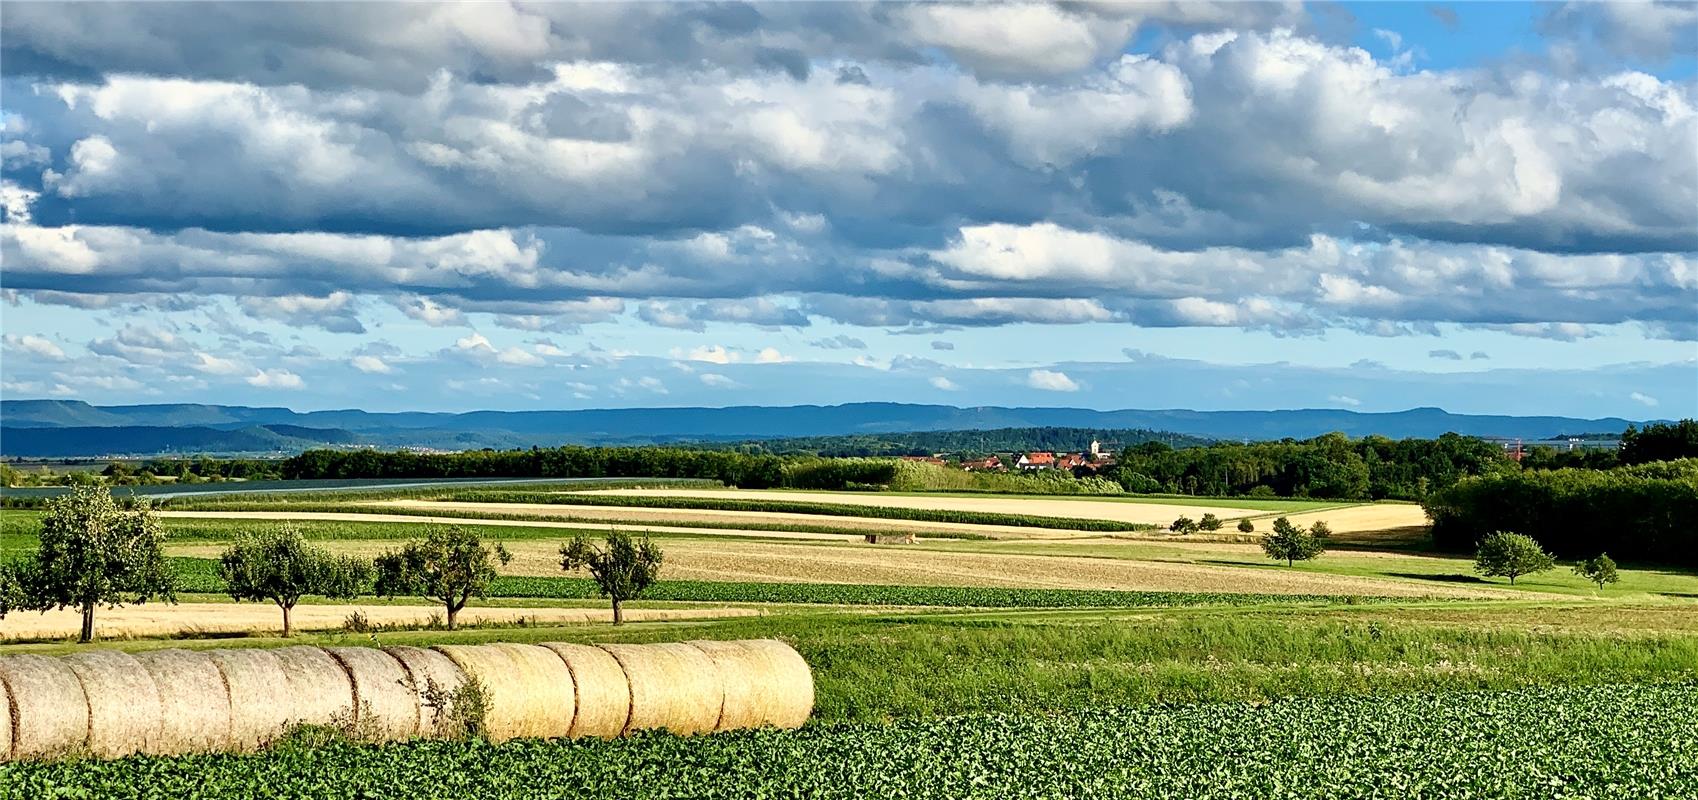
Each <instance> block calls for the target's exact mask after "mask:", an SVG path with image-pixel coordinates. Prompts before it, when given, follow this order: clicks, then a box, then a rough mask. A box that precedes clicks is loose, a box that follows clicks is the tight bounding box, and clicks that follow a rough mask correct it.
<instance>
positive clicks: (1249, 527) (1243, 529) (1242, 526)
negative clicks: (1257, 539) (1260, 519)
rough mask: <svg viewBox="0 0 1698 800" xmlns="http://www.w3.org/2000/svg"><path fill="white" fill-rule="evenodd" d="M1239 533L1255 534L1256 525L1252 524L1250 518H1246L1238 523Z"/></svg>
mask: <svg viewBox="0 0 1698 800" xmlns="http://www.w3.org/2000/svg"><path fill="white" fill-rule="evenodd" d="M1238 532H1239V533H1255V532H1256V523H1254V522H1251V521H1250V518H1249V517H1245V518H1243V519H1241V520H1239V521H1238Z"/></svg>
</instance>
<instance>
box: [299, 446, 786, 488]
mask: <svg viewBox="0 0 1698 800" xmlns="http://www.w3.org/2000/svg"><path fill="white" fill-rule="evenodd" d="M281 472H282V474H283V477H284V478H287V479H349V478H706V479H709V480H717V481H721V482H724V483H726V484H728V485H731V486H741V487H744V488H749V489H764V488H771V487H775V486H780V485H782V482H783V480H784V460H783V459H781V458H779V457H778V456H772V455H751V454H746V453H737V452H730V451H723V450H689V449H683V448H674V447H580V446H576V445H570V446H566V447H553V448H538V447H533V448H531V449H529V450H472V451H468V452H463V453H413V452H404V451H396V452H383V451H378V450H308V451H307V452H304V453H302V454H300V455H298V456H294V457H293V458H289V459H287V460H285V461H284V462H283V466H282V470H281Z"/></svg>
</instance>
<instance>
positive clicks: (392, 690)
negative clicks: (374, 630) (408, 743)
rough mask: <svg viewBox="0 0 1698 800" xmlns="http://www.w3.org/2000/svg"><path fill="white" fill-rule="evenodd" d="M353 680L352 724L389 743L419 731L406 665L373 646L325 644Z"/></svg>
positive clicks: (364, 733) (415, 698)
mask: <svg viewBox="0 0 1698 800" xmlns="http://www.w3.org/2000/svg"><path fill="white" fill-rule="evenodd" d="M324 651H325V652H326V653H329V654H330V656H331V657H332V658H334V659H336V661H337V662H338V663H340V664H341V665H342V669H343V671H344V672H346V673H348V677H349V678H350V679H352V680H353V683H354V724H355V726H356V728H357V729H358V731H359V733H360V734H361V735H362V736H364V737H370V738H372V739H374V740H376V741H383V742H393V741H401V740H403V739H411V738H413V737H414V736H417V735H418V734H419V695H418V693H417V692H416V691H414V689H413V683H412V679H411V677H410V676H409V675H408V673H407V668H406V667H404V666H402V665H401V662H400V661H397V660H396V659H395V657H394V656H392V655H390V654H388V653H385V652H383V651H382V650H378V649H377V648H374V647H326V648H324Z"/></svg>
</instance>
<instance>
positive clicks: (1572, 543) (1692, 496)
mask: <svg viewBox="0 0 1698 800" xmlns="http://www.w3.org/2000/svg"><path fill="white" fill-rule="evenodd" d="M1422 506H1423V508H1425V509H1426V511H1427V515H1428V516H1429V517H1431V518H1432V520H1433V543H1434V545H1435V546H1437V547H1438V548H1439V549H1441V550H1451V551H1455V552H1466V551H1471V550H1473V549H1475V548H1476V547H1477V546H1479V544H1480V542H1481V541H1482V540H1483V539H1484V538H1485V537H1486V536H1487V535H1488V534H1491V533H1494V532H1498V531H1507V532H1511V533H1520V534H1525V535H1528V536H1531V537H1534V538H1536V539H1537V540H1538V541H1539V543H1540V544H1542V545H1543V546H1544V547H1545V548H1546V549H1548V550H1550V551H1552V552H1554V553H1556V554H1557V555H1558V556H1561V557H1564V558H1581V557H1586V556H1589V555H1591V554H1593V553H1597V552H1599V551H1601V550H1603V549H1605V548H1604V544H1605V543H1606V542H1607V543H1608V548H1609V549H1611V550H1613V551H1615V552H1616V553H1617V554H1618V555H1620V556H1621V557H1624V558H1629V559H1634V560H1644V561H1659V562H1663V563H1669V564H1678V565H1683V566H1688V567H1698V525H1695V524H1694V521H1695V520H1698V459H1690V458H1688V459H1682V460H1679V461H1661V462H1650V463H1646V464H1640V465H1637V466H1632V467H1620V468H1617V469H1613V470H1584V469H1561V470H1550V471H1529V472H1507V473H1497V474H1491V475H1482V476H1478V477H1472V478H1467V479H1464V480H1462V481H1459V482H1457V484H1456V485H1454V486H1451V487H1449V488H1447V489H1443V490H1441V491H1438V492H1435V493H1433V494H1432V495H1431V496H1429V497H1428V498H1426V500H1424V501H1423V502H1422Z"/></svg>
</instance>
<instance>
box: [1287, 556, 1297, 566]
mask: <svg viewBox="0 0 1698 800" xmlns="http://www.w3.org/2000/svg"><path fill="white" fill-rule="evenodd" d="M1285 565H1286V566H1288V567H1295V566H1297V559H1295V558H1292V557H1291V556H1286V557H1285Z"/></svg>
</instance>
